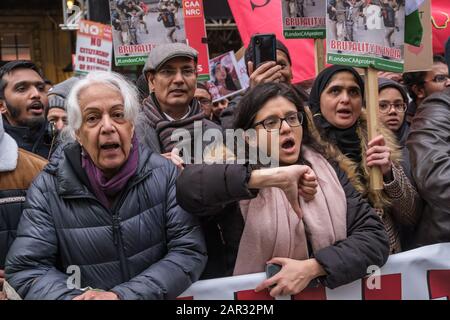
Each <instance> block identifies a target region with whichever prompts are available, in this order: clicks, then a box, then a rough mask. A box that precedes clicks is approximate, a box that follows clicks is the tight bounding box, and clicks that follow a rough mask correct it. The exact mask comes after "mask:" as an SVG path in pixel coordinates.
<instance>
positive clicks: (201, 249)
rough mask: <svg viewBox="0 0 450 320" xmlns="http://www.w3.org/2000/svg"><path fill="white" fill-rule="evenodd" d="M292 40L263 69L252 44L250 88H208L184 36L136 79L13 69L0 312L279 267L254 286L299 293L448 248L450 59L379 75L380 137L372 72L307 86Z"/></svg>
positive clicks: (130, 295) (333, 69) (176, 287)
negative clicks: (3, 307)
mask: <svg viewBox="0 0 450 320" xmlns="http://www.w3.org/2000/svg"><path fill="white" fill-rule="evenodd" d="M119 2H120V1H119ZM288 2H289V1H288ZM291 2H292V3H293V1H291ZM335 2H337V5H342V6H343V4H341V1H335ZM356 2H358V1H356ZM384 2H386V3H388V2H387V1H384ZM384 2H383V3H384ZM177 3H178V2H177ZM345 3H347V2H345ZM349 3H350V1H349ZM354 3H355V1H353V4H354ZM389 3H390V2H389ZM120 4H121V5H123V6H124V8H125V9H123V10H124V12H125V10H126V8H127V7H125V4H123V3H122V2H120ZM163 4H164V5H166V6H169V4H170V5H173V4H172V2H171V1H164V2H163ZM346 5H347V4H346ZM349 5H350V4H349ZM134 7H136V9H134ZM290 8H291V10H293V9H292V8H294V7H293V5H292V6H291V7H290ZM394 8H395V7H394ZM127 10H128V9H127ZM129 10H130V12H131V11H132V10H135V11H136V12H144V11H143V10H142V9H141V8H140V7H139V2H138V1H130V9H129ZM356 13H357V8H355V14H356ZM358 14H359V11H358ZM142 15H143V14H142ZM391 15H392V17H390V18H391V20H392V30H389V31H390V32H391V33H393V32H394V31H393V30H394V27H395V28H397V25H396V24H395V23H394V22H395V21H396V20H395V13H394V11H392V14H391ZM117 16H119V13H117ZM297 16H300V15H299V14H297ZM301 16H303V14H302V15H301ZM117 19H119V18H117ZM339 19H340V17H339V13H338V15H337V21H338V22H339ZM352 19H353V18H352ZM394 20H395V21H394ZM141 21H142V22H141V24H142V26H143V29H142V30H143V31H142V32H144V31H146V33H148V32H150V33H151V32H152V31H151V27H150V26H147V25H146V24H145V22H144V21H143V20H141ZM352 21H353V20H352ZM114 23H115V22H114V21H113V24H114ZM117 23H118V24H119V22H117ZM174 23H175V22H174ZM176 23H177V24H178V21H177V22H176ZM174 25H175V24H174ZM142 26H141V27H142ZM147 28H148V29H147ZM340 29H342V30H343V27H341V28H340ZM342 30H341V33H342V32H344V31H342ZM352 30H353V29H352ZM352 32H353V31H352ZM172 33H173V32H172ZM337 33H338V34H339V31H337ZM349 37H350V36H349ZM351 37H353V35H352V36H351ZM120 39H121V41H124V40H123V39H122V38H120ZM389 39H390V38H389ZM283 42H284V39H279V38H277V39H276V61H269V62H265V63H263V64H260V65H257V64H256V63H255V62H254V61H252V59H253V57H254V56H255V54H254V53H255V52H254V51H255V50H256V48H255V47H254V46H252V45H251V44H250V45H248V46H247V48H245V54H244V61H245V66H246V68H247V75H248V77H249V85H248V87H247V88H243V89H242V90H239V91H236V90H237V86H236V85H235V84H234V83H233V80H232V78H231V73H232V70H231V67H230V66H227V65H223V61H224V60H221V61H222V64H221V63H219V62H217V61H216V62H215V66H214V69H213V70H210V71H211V74H212V76H213V80H214V81H215V82H214V81H213V82H209V83H208V82H204V81H199V80H198V69H197V66H198V61H199V52H198V51H197V50H196V49H195V48H193V47H191V46H189V45H187V44H186V43H182V42H173V41H170V43H169V42H168V43H165V44H161V45H158V46H156V47H155V48H153V49H152V50H151V51H150V53H149V55H148V57H147V58H146V62H145V65H143V66H140V67H141V68H142V73H141V76H140V77H139V79H138V80H136V81H133V80H131V79H127V78H126V77H125V76H124V75H121V74H119V73H117V72H113V71H91V72H89V73H88V74H85V75H74V76H73V77H71V78H69V79H67V80H65V81H63V82H61V83H57V84H54V85H53V86H52V87H51V89H48V86H46V82H45V79H46V78H45V75H44V74H43V73H42V71H41V70H40V69H39V68H38V67H37V65H36V64H35V63H34V62H33V61H28V60H15V61H10V62H8V63H6V64H5V65H3V66H2V67H0V112H1V116H0V300H2V299H14V297H20V298H21V299H52V300H53V299H55V300H56V299H65V300H119V299H120V300H128V299H131V300H134V299H136V300H140V299H144V300H153V299H175V298H177V297H178V296H179V295H180V294H181V293H182V292H184V291H185V290H186V289H188V288H189V287H190V286H191V285H192V284H193V283H195V282H196V281H198V280H204V279H214V278H221V277H230V276H237V275H245V274H252V273H258V272H264V271H265V269H266V266H267V265H268V264H275V265H278V266H280V267H281V269H280V271H279V272H278V273H277V274H275V275H273V276H272V277H269V278H267V279H266V280H264V281H263V282H261V283H260V284H259V286H258V287H257V288H256V291H263V290H268V292H269V293H270V295H271V296H273V297H276V296H282V295H295V294H298V293H299V292H301V291H302V290H304V289H305V288H306V287H307V286H311V285H314V284H320V285H323V286H325V287H327V288H331V289H333V288H337V287H339V286H342V285H345V284H348V283H351V282H353V281H355V280H357V279H361V278H363V277H365V276H367V268H368V267H369V266H372V265H375V266H379V267H382V266H383V265H384V264H385V263H386V261H387V259H388V257H389V256H390V255H392V254H397V253H400V252H405V251H407V250H412V249H415V248H419V247H422V246H426V245H432V244H437V243H445V242H450V76H449V67H448V66H449V65H450V61H449V60H446V59H445V58H444V55H437V54H436V55H435V56H434V57H433V65H432V68H431V69H430V70H427V71H418V72H405V73H385V72H380V73H379V77H378V88H377V89H378V106H377V107H378V108H377V115H378V127H377V135H376V136H375V137H371V138H369V133H368V132H369V129H368V112H367V110H366V99H365V91H366V90H368V87H367V85H366V83H365V81H366V79H365V77H364V76H362V75H361V74H360V72H358V70H357V69H355V68H353V67H351V66H344V65H329V66H327V67H325V68H324V69H323V70H321V71H320V72H318V74H317V75H316V77H315V78H314V79H312V80H311V81H310V82H309V85H307V84H305V83H294V81H293V70H292V63H293V61H295V60H297V61H299V60H301V59H302V54H301V53H298V52H290V51H289V49H288V48H287V46H286V45H285V44H284V43H283ZM447 57H450V53H448V56H447ZM230 65H231V63H230ZM211 83H212V84H211ZM219 87H220V89H218V88H219ZM214 90H215V91H214ZM213 91H214V92H213ZM230 93H231V94H230ZM199 131H200V132H201V134H200V135H198V132H199ZM229 132H232V133H233V138H232V139H231V140H232V141H231V143H230V138H229V135H228V133H229ZM207 135H208V138H205V136H207ZM211 136H214V139H211ZM180 137H181V138H180ZM375 167H376V168H379V170H380V172H381V176H382V189H381V190H374V189H372V188H371V187H370V185H371V179H373V177H372V176H371V174H370V173H371V170H372V169H373V168H375ZM69 270H71V271H69ZM73 270H75V271H76V272H75V275H80V276H79V278H75V280H73V279H74V278H73V277H71V275H72V274H73ZM6 287H8V290H9V291H8V290H6ZM10 292H14V295H11V296H10V295H9V293H10Z"/></svg>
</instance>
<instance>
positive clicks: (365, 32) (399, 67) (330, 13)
mask: <svg viewBox="0 0 450 320" xmlns="http://www.w3.org/2000/svg"><path fill="white" fill-rule="evenodd" d="M326 12H327V14H326V25H327V52H328V54H327V62H328V63H331V64H344V65H351V66H356V67H368V66H372V67H375V68H376V69H379V70H386V71H394V72H402V71H403V65H404V30H405V1H404V0H327V8H326Z"/></svg>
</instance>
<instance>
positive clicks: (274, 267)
mask: <svg viewBox="0 0 450 320" xmlns="http://www.w3.org/2000/svg"><path fill="white" fill-rule="evenodd" d="M280 270H281V266H280V265H279V264H274V263H269V264H267V265H266V277H267V279H269V278H272V277H273V276H274V275H276V274H277V273H278V272H280Z"/></svg>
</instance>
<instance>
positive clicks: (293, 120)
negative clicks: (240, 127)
mask: <svg viewBox="0 0 450 320" xmlns="http://www.w3.org/2000/svg"><path fill="white" fill-rule="evenodd" d="M283 121H286V123H287V124H288V125H289V126H290V127H300V126H301V125H302V123H303V113H302V112H301V111H299V112H294V113H290V114H288V115H287V116H286V117H284V118H278V117H275V116H273V117H269V118H267V119H264V120H262V121H259V122H257V123H255V124H254V125H253V126H254V127H256V126H259V125H262V126H263V127H264V129H266V130H267V131H275V130H280V129H281V125H282V123H283Z"/></svg>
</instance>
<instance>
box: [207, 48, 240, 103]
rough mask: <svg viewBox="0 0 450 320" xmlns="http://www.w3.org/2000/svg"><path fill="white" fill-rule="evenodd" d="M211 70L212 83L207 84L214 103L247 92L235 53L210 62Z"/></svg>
mask: <svg viewBox="0 0 450 320" xmlns="http://www.w3.org/2000/svg"><path fill="white" fill-rule="evenodd" d="M209 69H210V70H211V78H210V81H208V82H207V84H206V85H207V87H208V91H209V92H210V93H211V95H212V100H213V102H216V101H220V100H222V99H224V98H226V97H229V96H232V95H235V94H237V93H239V92H242V91H243V90H245V87H244V86H243V84H242V83H243V82H244V81H243V80H242V79H241V73H240V72H239V66H238V63H237V61H236V57H235V55H234V52H233V51H230V52H227V53H224V54H222V55H220V56H217V57H215V58H213V59H211V60H209Z"/></svg>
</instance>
